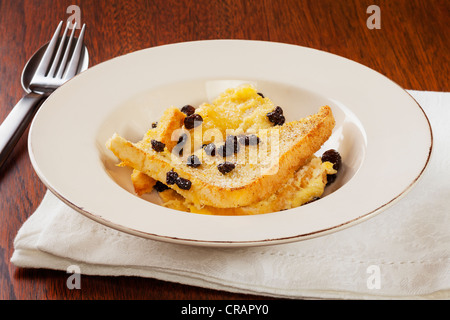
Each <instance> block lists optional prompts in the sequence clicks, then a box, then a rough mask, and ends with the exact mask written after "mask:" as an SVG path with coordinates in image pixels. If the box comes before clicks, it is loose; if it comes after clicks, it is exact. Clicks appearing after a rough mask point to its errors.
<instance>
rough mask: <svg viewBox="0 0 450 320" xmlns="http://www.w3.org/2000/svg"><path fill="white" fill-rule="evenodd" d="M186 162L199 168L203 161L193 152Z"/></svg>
mask: <svg viewBox="0 0 450 320" xmlns="http://www.w3.org/2000/svg"><path fill="white" fill-rule="evenodd" d="M186 164H187V165H188V166H189V167H193V168H198V167H200V165H201V164H202V163H201V162H200V159H199V158H198V157H197V156H196V155H195V154H193V155H190V156H189V157H188V158H187V162H186Z"/></svg>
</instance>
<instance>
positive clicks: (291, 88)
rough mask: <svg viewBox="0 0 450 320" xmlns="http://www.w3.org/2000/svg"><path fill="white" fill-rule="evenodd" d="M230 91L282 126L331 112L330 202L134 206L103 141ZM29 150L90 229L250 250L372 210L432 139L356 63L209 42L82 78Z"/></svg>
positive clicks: (403, 95) (400, 98) (37, 123)
mask: <svg viewBox="0 0 450 320" xmlns="http://www.w3.org/2000/svg"><path fill="white" fill-rule="evenodd" d="M239 81H248V82H252V83H254V84H256V85H257V88H258V90H259V91H260V92H262V93H264V94H265V95H266V96H268V97H270V98H271V99H272V100H273V101H274V103H275V104H277V105H280V106H282V108H283V109H284V113H285V114H286V116H287V120H288V121H289V120H294V119H298V118H300V117H302V116H306V115H309V114H312V113H315V112H317V110H318V109H319V107H320V106H322V105H325V104H328V105H330V106H331V108H332V110H333V112H334V115H335V118H336V127H335V130H334V133H333V135H332V137H331V138H330V140H329V141H328V142H327V143H326V145H325V146H324V147H323V148H322V150H320V151H319V152H318V154H319V155H320V154H321V153H322V152H323V151H324V150H326V149H329V148H335V149H337V150H338V151H339V152H340V153H341V155H342V158H343V163H344V166H343V169H342V171H341V172H340V174H339V178H338V180H337V181H336V182H335V183H334V184H333V185H332V186H330V187H329V188H328V190H327V195H326V196H325V197H323V198H322V199H321V200H319V201H316V202H313V203H311V204H308V205H305V206H302V207H299V208H296V209H291V210H287V211H282V212H276V213H269V214H262V215H256V216H209V215H200V214H192V213H185V212H179V211H175V210H171V209H166V208H164V207H161V206H159V205H157V204H154V203H152V201H156V198H155V197H154V195H151V196H149V197H147V198H145V199H142V198H139V197H137V196H135V195H134V194H133V192H132V191H131V190H132V187H131V183H130V177H129V173H130V171H129V170H127V169H126V168H117V167H115V164H116V163H117V159H116V157H115V156H114V155H113V154H112V153H111V152H110V151H109V150H107V149H106V148H105V142H106V141H107V139H108V138H109V137H110V136H111V135H112V134H113V133H114V132H118V133H119V134H121V135H123V136H124V137H125V138H128V139H130V140H132V141H137V140H139V139H140V138H141V137H142V135H143V134H144V133H145V132H146V131H147V129H148V128H149V127H150V125H151V123H152V122H153V121H156V120H157V119H158V118H159V116H160V115H161V114H162V112H163V110H164V109H165V108H167V107H169V106H171V105H174V106H179V107H181V106H183V105H185V104H193V105H198V104H199V103H201V102H204V101H206V100H208V99H210V98H211V97H213V96H214V95H215V94H216V93H217V92H218V91H220V90H222V89H224V88H225V87H227V86H232V85H234V84H236V83H239ZM28 147H29V153H30V157H31V161H32V164H33V166H34V168H35V170H36V172H37V174H38V175H39V177H40V178H41V179H42V181H43V182H44V183H45V184H46V186H47V187H48V188H49V189H50V190H51V191H52V192H54V193H55V194H56V195H57V196H58V197H59V198H60V199H61V200H63V201H64V202H66V203H67V204H68V205H70V206H71V207H73V208H74V209H75V210H77V211H79V212H81V213H82V214H84V215H85V216H87V217H89V218H91V219H93V220H95V221H98V222H99V223H102V224H104V225H106V226H109V227H111V228H115V229H118V230H122V231H125V232H128V233H131V234H134V235H137V236H141V237H146V238H151V239H157V240H163V241H169V242H177V243H184V244H190V245H207V246H251V245H264V244H266V245H267V244H278V243H284V242H290V241H297V240H303V239H308V238H311V237H316V236H319V235H324V234H328V233H330V232H334V231H338V230H340V229H343V228H346V227H349V226H351V225H354V224H356V223H358V222H361V221H364V220H366V219H368V218H370V217H372V216H374V215H375V214H377V213H379V212H381V211H382V210H383V209H385V208H387V207H388V206H390V205H392V204H393V203H394V202H395V201H396V200H398V199H400V198H401V197H402V196H403V195H404V194H405V193H406V192H407V191H409V190H410V188H411V187H412V186H413V185H414V184H415V183H416V182H417V180H418V178H419V177H420V176H421V175H422V173H423V171H424V169H425V167H426V166H427V163H428V161H429V157H430V153H431V149H432V132H431V128H430V124H429V122H428V119H427V118H426V115H425V114H424V112H423V110H422V109H421V107H420V106H419V105H418V104H417V103H416V102H415V101H414V100H413V99H412V98H411V96H409V95H408V93H407V92H406V91H404V90H403V89H402V88H400V87H399V86H398V85H396V84H395V83H393V82H392V81H390V80H389V79H387V78H386V77H384V76H382V75H381V74H379V73H377V72H375V71H373V70H371V69H369V68H367V67H365V66H362V65H360V64H358V63H355V62H353V61H350V60H348V59H345V58H342V57H339V56H336V55H332V54H329V53H326V52H322V51H318V50H314V49H310V48H304V47H299V46H294V45H287V44H281V43H271V42H262V41H244V40H214V41H195V42H186V43H179V44H173V45H166V46H160V47H155V48H150V49H146V50H142V51H138V52H135V53H131V54H128V55H125V56H122V57H118V58H115V59H112V60H110V61H107V62H105V63H101V64H99V65H97V66H95V67H93V68H91V69H89V70H87V71H86V72H83V73H82V74H80V75H79V76H77V77H75V78H74V79H73V80H71V81H69V82H68V83H67V84H65V85H64V86H62V87H61V88H60V89H58V90H57V91H56V92H55V93H53V94H52V95H51V96H50V97H49V98H48V99H47V101H46V102H45V103H44V105H43V106H42V107H41V108H40V110H39V112H38V114H37V115H36V117H35V119H34V121H33V124H32V126H31V130H30V134H29V145H28Z"/></svg>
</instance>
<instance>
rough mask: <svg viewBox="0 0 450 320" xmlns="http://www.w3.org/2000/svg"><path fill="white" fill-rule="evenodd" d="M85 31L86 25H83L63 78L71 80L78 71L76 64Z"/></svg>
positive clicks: (78, 59)
mask: <svg viewBox="0 0 450 320" xmlns="http://www.w3.org/2000/svg"><path fill="white" fill-rule="evenodd" d="M85 29H86V24H83V27H82V28H81V31H80V35H79V36H78V40H77V44H76V45H75V49H74V50H73V54H72V58H71V59H70V62H69V65H68V67H67V69H66V72H65V73H64V78H72V77H73V76H74V75H75V74H76V72H77V69H78V64H79V62H80V57H81V49H82V47H83V38H84V30H85Z"/></svg>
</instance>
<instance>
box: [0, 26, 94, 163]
mask: <svg viewBox="0 0 450 320" xmlns="http://www.w3.org/2000/svg"><path fill="white" fill-rule="evenodd" d="M62 26H63V21H61V22H60V23H59V24H58V27H57V28H56V31H55V33H54V34H53V37H52V39H51V40H50V42H49V44H48V46H47V49H46V50H45V53H44V54H43V55H42V58H41V61H40V62H39V65H38V67H37V68H36V69H35V70H29V69H28V68H27V66H29V63H27V66H26V67H25V69H24V72H23V73H22V83H23V78H24V74H26V73H27V72H28V73H30V72H31V74H32V72H33V71H34V74H33V76H32V79H31V81H30V83H29V84H30V85H29V88H27V89H30V90H31V92H29V93H28V94H27V95H26V96H24V97H23V98H22V99H21V100H20V101H19V102H18V103H17V104H16V105H15V107H14V108H13V109H12V111H11V112H10V114H9V115H8V116H7V117H6V119H5V120H4V121H3V123H2V124H1V125H0V167H1V166H2V165H3V163H4V162H5V160H6V159H7V157H8V156H9V154H10V153H11V151H12V150H13V149H14V147H15V145H16V144H17V142H18V141H19V139H20V137H21V136H22V134H23V132H24V131H25V130H26V128H27V127H28V124H29V123H30V122H31V120H32V119H33V117H34V114H35V113H36V111H37V109H38V108H39V106H40V105H41V104H42V102H43V101H44V100H45V99H46V98H47V97H48V96H49V95H50V94H51V93H52V92H53V91H54V90H55V89H56V88H58V87H60V86H61V85H62V84H64V83H65V82H66V81H67V80H69V79H70V78H72V77H74V76H75V75H76V74H77V73H78V72H80V71H81V70H80V68H81V66H83V67H84V66H85V68H87V63H86V61H87V59H88V57H87V56H86V55H83V50H82V47H83V38H84V32H85V28H86V25H83V27H82V29H81V31H80V34H79V36H78V40H77V42H76V44H75V48H74V49H73V50H72V47H73V45H72V42H73V39H74V32H75V29H76V23H75V24H74V26H73V29H72V32H71V34H70V37H69V38H68V39H67V33H68V29H69V26H70V25H69V23H67V26H66V28H65V30H64V34H63V36H62V37H61V39H59V34H60V33H61V29H62ZM58 43H59V44H58ZM38 52H39V51H38ZM38 52H37V53H36V54H35V55H36V56H37V54H38ZM69 57H70V59H69ZM82 57H83V58H82ZM32 59H33V58H31V59H30V61H32ZM30 61H29V62H30ZM31 69H33V68H31ZM27 89H26V90H27ZM27 91H28V90H27Z"/></svg>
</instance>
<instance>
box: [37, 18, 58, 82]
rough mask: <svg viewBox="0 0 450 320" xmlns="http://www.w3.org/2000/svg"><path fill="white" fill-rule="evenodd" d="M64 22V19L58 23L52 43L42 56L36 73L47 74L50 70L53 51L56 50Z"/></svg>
mask: <svg viewBox="0 0 450 320" xmlns="http://www.w3.org/2000/svg"><path fill="white" fill-rule="evenodd" d="M62 24H63V22H62V21H61V22H60V23H59V24H58V27H57V28H56V31H55V33H54V34H53V37H52V39H51V40H50V43H49V44H48V47H47V49H46V50H45V53H44V55H43V56H42V60H41V62H40V63H39V66H38V67H37V69H36V74H40V75H45V74H46V72H47V70H48V66H49V64H50V62H51V60H52V56H53V53H54V52H55V47H56V43H57V42H58V36H59V33H60V32H61V27H62Z"/></svg>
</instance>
